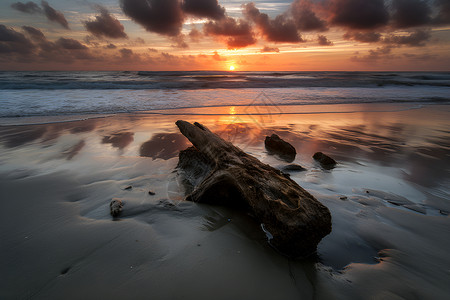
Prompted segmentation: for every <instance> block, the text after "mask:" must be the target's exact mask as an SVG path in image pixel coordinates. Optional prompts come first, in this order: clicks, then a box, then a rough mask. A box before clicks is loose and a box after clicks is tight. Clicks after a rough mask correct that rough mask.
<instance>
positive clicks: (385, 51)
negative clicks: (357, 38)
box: [351, 46, 394, 63]
mask: <svg viewBox="0 0 450 300" xmlns="http://www.w3.org/2000/svg"><path fill="white" fill-rule="evenodd" d="M391 53H392V47H390V46H384V47H377V48H376V49H375V50H369V53H368V54H367V55H364V56H359V55H358V54H359V53H356V55H355V56H353V57H352V58H351V60H352V61H356V62H369V63H371V62H373V61H377V60H380V59H391V58H394V56H393V55H392V54H391Z"/></svg>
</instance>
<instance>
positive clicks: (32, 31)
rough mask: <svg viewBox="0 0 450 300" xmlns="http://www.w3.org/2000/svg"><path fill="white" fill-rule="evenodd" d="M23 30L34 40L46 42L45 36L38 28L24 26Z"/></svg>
mask: <svg viewBox="0 0 450 300" xmlns="http://www.w3.org/2000/svg"><path fill="white" fill-rule="evenodd" d="M22 29H23V30H24V31H25V32H26V33H27V34H28V35H29V36H30V37H31V38H32V39H33V40H38V41H43V40H45V35H44V34H43V33H42V31H40V30H39V29H37V28H34V27H31V26H22Z"/></svg>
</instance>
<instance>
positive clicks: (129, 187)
mask: <svg viewBox="0 0 450 300" xmlns="http://www.w3.org/2000/svg"><path fill="white" fill-rule="evenodd" d="M132 188H133V187H132V186H131V185H129V186H127V187H126V188H124V190H131V189H132Z"/></svg>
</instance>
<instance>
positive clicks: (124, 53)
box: [119, 48, 134, 58]
mask: <svg viewBox="0 0 450 300" xmlns="http://www.w3.org/2000/svg"><path fill="white" fill-rule="evenodd" d="M119 53H120V55H121V56H122V57H124V58H130V57H131V56H133V54H134V53H133V50H131V49H128V48H122V49H120V50H119Z"/></svg>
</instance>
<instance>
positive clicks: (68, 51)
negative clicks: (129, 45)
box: [0, 24, 99, 64]
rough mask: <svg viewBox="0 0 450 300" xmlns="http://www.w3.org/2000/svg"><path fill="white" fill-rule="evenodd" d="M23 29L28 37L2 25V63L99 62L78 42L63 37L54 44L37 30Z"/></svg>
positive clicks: (0, 34)
mask: <svg viewBox="0 0 450 300" xmlns="http://www.w3.org/2000/svg"><path fill="white" fill-rule="evenodd" d="M22 29H23V31H24V33H25V34H26V35H25V34H23V33H21V32H18V31H16V30H14V29H12V28H8V27H6V26H4V25H1V24H0V53H2V55H0V61H6V62H12V61H14V62H21V63H29V62H38V63H42V62H45V63H47V62H52V63H55V62H61V63H65V64H70V63H72V62H74V61H75V60H86V59H94V60H99V57H95V56H94V55H92V54H91V52H90V51H89V49H88V47H86V46H85V45H83V44H82V43H80V42H79V41H77V40H74V39H71V38H63V37H61V38H59V39H58V40H56V41H55V42H52V41H49V40H48V39H47V38H46V37H45V35H44V34H43V33H42V31H41V30H39V29H37V28H34V27H31V26H23V27H22ZM27 36H28V37H29V38H27Z"/></svg>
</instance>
